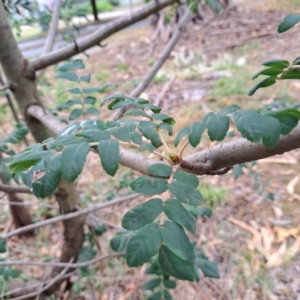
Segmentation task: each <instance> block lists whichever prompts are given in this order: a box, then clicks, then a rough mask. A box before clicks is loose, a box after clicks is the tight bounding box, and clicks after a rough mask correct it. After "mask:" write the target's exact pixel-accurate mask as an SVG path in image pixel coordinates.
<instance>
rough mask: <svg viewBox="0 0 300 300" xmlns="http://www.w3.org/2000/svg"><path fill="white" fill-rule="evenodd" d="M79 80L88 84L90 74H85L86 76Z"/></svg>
mask: <svg viewBox="0 0 300 300" xmlns="http://www.w3.org/2000/svg"><path fill="white" fill-rule="evenodd" d="M80 80H81V81H84V82H87V83H90V81H91V74H87V75H84V76H81V77H80Z"/></svg>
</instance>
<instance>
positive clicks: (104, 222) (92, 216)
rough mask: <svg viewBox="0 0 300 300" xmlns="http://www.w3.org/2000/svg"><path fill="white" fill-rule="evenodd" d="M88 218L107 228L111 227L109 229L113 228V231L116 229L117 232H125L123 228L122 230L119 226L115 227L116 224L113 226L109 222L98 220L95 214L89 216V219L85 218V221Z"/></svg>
mask: <svg viewBox="0 0 300 300" xmlns="http://www.w3.org/2000/svg"><path fill="white" fill-rule="evenodd" d="M90 218H92V219H94V220H95V221H97V223H100V224H101V223H103V224H105V225H107V226H108V227H111V228H114V229H118V230H120V231H124V230H125V229H124V228H122V227H120V226H118V225H116V224H114V223H111V222H109V221H106V220H103V219H100V218H99V217H97V216H96V215H95V214H90V215H89V217H88V218H87V221H88V220H89V219H90Z"/></svg>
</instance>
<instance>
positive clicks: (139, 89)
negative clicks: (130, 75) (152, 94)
mask: <svg viewBox="0 0 300 300" xmlns="http://www.w3.org/2000/svg"><path fill="white" fill-rule="evenodd" d="M191 14H192V13H191V10H190V9H189V8H188V9H187V10H186V12H185V15H184V17H183V19H182V21H181V23H180V24H179V25H178V27H177V29H176V30H175V32H174V33H173V35H172V38H171V40H170V41H169V43H168V44H167V46H166V47H165V48H164V50H163V51H162V53H161V55H160V57H159V59H158V60H157V61H156V62H155V64H154V65H153V66H152V68H151V69H150V70H149V72H148V73H147V75H146V76H145V78H144V79H143V80H142V81H141V82H140V83H139V85H138V86H137V87H136V88H135V89H134V90H133V91H132V93H131V94H130V96H131V97H138V96H139V95H140V94H141V93H142V92H143V91H144V90H145V89H146V88H147V87H148V85H149V84H150V82H151V80H152V79H153V77H154V76H155V74H156V73H157V72H158V70H159V69H160V68H161V67H162V65H163V64H164V63H165V61H166V60H167V58H168V57H169V55H170V53H171V51H172V50H173V49H174V47H175V46H176V44H177V42H178V41H179V38H180V36H181V33H182V30H183V29H184V27H185V25H186V24H187V22H188V21H189V19H190V17H191ZM125 111H126V107H123V108H121V109H118V110H116V111H115V112H114V113H113V115H112V117H111V121H116V120H118V119H120V118H121V117H122V115H123V114H124V113H125Z"/></svg>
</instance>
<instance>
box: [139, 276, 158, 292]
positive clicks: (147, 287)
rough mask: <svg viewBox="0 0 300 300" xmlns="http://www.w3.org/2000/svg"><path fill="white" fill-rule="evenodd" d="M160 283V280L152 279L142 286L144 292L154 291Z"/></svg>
mask: <svg viewBox="0 0 300 300" xmlns="http://www.w3.org/2000/svg"><path fill="white" fill-rule="evenodd" d="M160 283H161V279H160V278H154V279H151V280H149V281H147V282H146V284H145V285H144V288H143V289H144V290H145V291H147V290H154V289H155V288H156V287H157V286H159V285H160Z"/></svg>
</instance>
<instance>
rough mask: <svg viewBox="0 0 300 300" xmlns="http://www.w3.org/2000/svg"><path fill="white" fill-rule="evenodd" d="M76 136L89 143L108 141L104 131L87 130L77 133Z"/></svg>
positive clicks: (108, 137) (107, 134)
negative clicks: (84, 138)
mask: <svg viewBox="0 0 300 300" xmlns="http://www.w3.org/2000/svg"><path fill="white" fill-rule="evenodd" d="M76 136H79V137H80V136H83V137H86V138H89V140H90V141H91V142H99V141H102V140H109V139H110V135H109V133H107V132H106V131H103V130H98V129H87V130H82V131H79V132H78V133H77V134H76Z"/></svg>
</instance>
